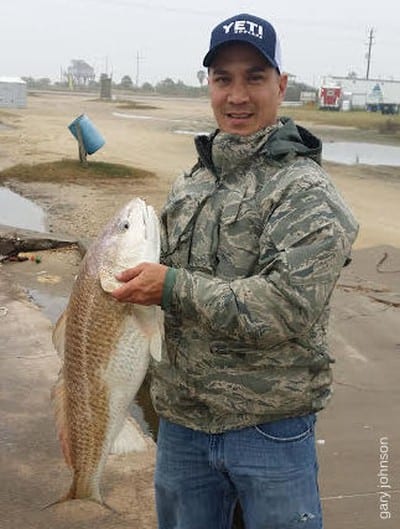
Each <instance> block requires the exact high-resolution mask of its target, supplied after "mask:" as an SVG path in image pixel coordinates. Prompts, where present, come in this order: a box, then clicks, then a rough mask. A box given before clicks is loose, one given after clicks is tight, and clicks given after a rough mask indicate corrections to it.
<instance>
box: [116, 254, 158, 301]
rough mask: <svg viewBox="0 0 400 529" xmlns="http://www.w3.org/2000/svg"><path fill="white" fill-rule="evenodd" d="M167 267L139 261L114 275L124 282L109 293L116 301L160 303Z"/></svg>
mask: <svg viewBox="0 0 400 529" xmlns="http://www.w3.org/2000/svg"><path fill="white" fill-rule="evenodd" d="M167 270H168V267H167V266H165V265H161V264H158V263H141V264H139V265H138V266H135V267H134V268H128V269H127V270H124V271H123V272H121V273H120V274H118V275H116V276H115V277H116V278H117V279H118V281H121V282H123V283H125V284H124V285H122V286H121V287H119V288H117V289H116V290H113V292H111V295H112V296H113V297H114V298H115V299H117V300H118V301H123V302H129V303H138V304H139V305H160V303H161V298H162V292H163V287H164V281H165V276H166V274H167Z"/></svg>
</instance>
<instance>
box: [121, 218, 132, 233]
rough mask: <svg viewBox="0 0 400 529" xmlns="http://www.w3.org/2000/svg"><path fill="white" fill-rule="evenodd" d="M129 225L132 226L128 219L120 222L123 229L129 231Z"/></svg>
mask: <svg viewBox="0 0 400 529" xmlns="http://www.w3.org/2000/svg"><path fill="white" fill-rule="evenodd" d="M129 227H130V224H129V222H128V221H127V220H125V221H124V222H121V224H120V229H121V231H127V230H129Z"/></svg>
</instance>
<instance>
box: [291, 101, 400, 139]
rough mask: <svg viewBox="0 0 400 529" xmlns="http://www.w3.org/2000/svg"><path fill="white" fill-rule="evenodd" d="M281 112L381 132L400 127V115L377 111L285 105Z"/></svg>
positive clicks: (301, 118) (321, 122) (323, 123)
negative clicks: (389, 114) (339, 110)
mask: <svg viewBox="0 0 400 529" xmlns="http://www.w3.org/2000/svg"><path fill="white" fill-rule="evenodd" d="M282 114H286V115H289V116H290V117H292V118H293V119H294V120H296V121H307V122H311V123H316V124H321V125H331V126H332V125H334V126H340V127H355V128H358V129H366V130H381V129H382V130H381V131H382V133H386V132H387V133H392V132H393V131H394V132H396V133H397V132H398V129H399V128H400V115H395V116H393V117H390V118H388V116H385V115H383V114H381V113H379V112H366V111H362V110H360V111H349V112H332V111H326V110H325V111H323V110H318V109H315V108H309V107H306V106H304V107H293V108H291V107H285V108H283V109H282ZM388 122H390V123H391V124H392V125H394V128H395V130H394V128H393V126H392V127H391V128H390V127H389V128H388V127H387V126H386V124H387V123H388Z"/></svg>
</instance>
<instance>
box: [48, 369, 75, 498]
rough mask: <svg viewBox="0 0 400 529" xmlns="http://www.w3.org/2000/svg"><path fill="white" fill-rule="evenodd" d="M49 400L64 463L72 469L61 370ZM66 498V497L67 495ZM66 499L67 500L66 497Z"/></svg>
mask: <svg viewBox="0 0 400 529" xmlns="http://www.w3.org/2000/svg"><path fill="white" fill-rule="evenodd" d="M51 400H52V403H53V406H54V414H55V418H56V429H57V435H58V439H59V441H60V445H61V449H62V452H63V454H64V458H65V462H66V463H67V465H68V466H69V467H70V468H72V458H71V450H70V443H69V436H68V426H67V424H68V423H67V418H66V394H65V382H64V375H63V371H62V370H61V371H60V373H59V375H58V379H57V381H56V383H55V384H54V386H53V388H52V390H51ZM67 496H68V495H67ZM66 499H69V498H67V497H66Z"/></svg>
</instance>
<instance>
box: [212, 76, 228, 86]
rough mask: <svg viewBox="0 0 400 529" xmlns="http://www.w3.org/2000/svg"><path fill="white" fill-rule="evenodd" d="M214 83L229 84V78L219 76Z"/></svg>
mask: <svg viewBox="0 0 400 529" xmlns="http://www.w3.org/2000/svg"><path fill="white" fill-rule="evenodd" d="M214 81H215V82H216V83H219V84H227V83H229V77H223V76H218V77H215V78H214Z"/></svg>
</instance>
